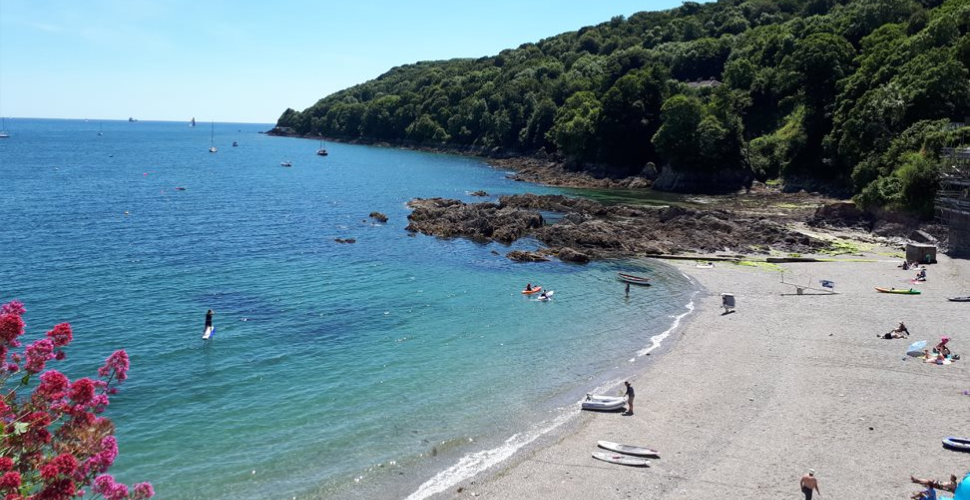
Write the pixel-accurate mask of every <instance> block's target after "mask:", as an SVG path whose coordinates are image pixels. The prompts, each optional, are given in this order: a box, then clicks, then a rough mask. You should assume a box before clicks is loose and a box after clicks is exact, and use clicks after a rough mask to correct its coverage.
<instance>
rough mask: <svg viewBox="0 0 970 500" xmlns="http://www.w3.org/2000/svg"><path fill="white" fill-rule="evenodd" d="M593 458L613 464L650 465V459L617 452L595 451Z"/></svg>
mask: <svg viewBox="0 0 970 500" xmlns="http://www.w3.org/2000/svg"><path fill="white" fill-rule="evenodd" d="M593 458H595V459H597V460H602V461H604V462H609V463H611V464H620V465H629V466H631V467H650V461H649V460H644V459H642V458H636V457H631V456H629V455H618V454H616V453H603V452H601V451H594V452H593Z"/></svg>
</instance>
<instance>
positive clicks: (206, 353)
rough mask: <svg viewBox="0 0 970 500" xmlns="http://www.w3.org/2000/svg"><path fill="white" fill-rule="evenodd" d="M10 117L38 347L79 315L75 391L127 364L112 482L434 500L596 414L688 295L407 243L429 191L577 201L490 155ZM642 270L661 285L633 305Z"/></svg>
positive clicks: (238, 494)
mask: <svg viewBox="0 0 970 500" xmlns="http://www.w3.org/2000/svg"><path fill="white" fill-rule="evenodd" d="M7 124H8V130H9V131H10V132H11V135H12V137H11V138H10V139H5V140H2V141H0V170H2V176H3V177H2V178H3V182H2V184H3V188H2V190H0V192H2V195H0V216H2V217H3V220H4V221H5V223H6V227H5V228H4V230H3V231H0V301H4V302H5V301H7V300H10V299H14V298H16V299H20V300H23V301H24V303H25V304H26V306H27V309H28V312H27V316H26V318H25V319H26V320H27V323H28V337H31V338H36V337H37V336H39V335H43V332H44V331H46V330H47V329H49V328H50V326H51V325H53V324H55V323H58V322H62V321H69V322H70V323H72V325H73V326H74V330H75V339H76V340H75V342H74V343H73V344H72V346H71V349H70V351H69V357H68V360H67V361H65V362H62V363H60V364H59V365H58V368H59V369H61V370H62V371H64V372H65V373H67V374H68V375H69V376H71V377H72V378H73V377H80V376H87V375H92V374H93V372H94V370H95V369H96V367H97V366H99V365H100V364H101V362H102V361H103V359H104V358H105V357H107V356H108V355H109V354H110V353H111V352H112V351H113V350H115V349H119V348H125V349H127V350H128V352H129V354H130V355H131V363H132V370H131V374H130V379H129V381H128V382H126V384H125V385H124V386H122V392H121V393H120V394H119V395H118V396H116V397H115V398H114V399H112V402H111V406H110V408H109V409H108V412H107V415H108V416H110V417H112V418H113V419H114V420H115V422H116V424H117V425H118V436H119V442H120V449H121V454H120V455H119V459H118V461H117V462H116V464H115V466H114V467H113V468H112V473H114V474H115V475H116V476H117V477H118V479H119V480H122V481H125V482H136V481H145V480H147V481H151V482H152V483H153V484H154V486H155V488H156V491H157V492H158V495H159V498H166V499H190V498H205V499H291V498H294V497H296V498H308V499H309V498H320V499H331V498H362V499H363V498H367V499H383V498H387V499H393V498H406V497H410V498H412V499H418V498H425V497H427V496H428V495H431V494H433V493H435V492H436V491H438V490H440V489H441V488H445V487H448V485H449V484H452V483H454V482H455V481H457V480H460V479H461V478H462V477H467V476H468V475H469V474H473V473H474V472H476V471H478V470H480V469H481V468H482V467H485V466H487V465H489V464H490V463H493V462H495V461H497V460H499V459H500V458H502V457H504V456H507V455H508V453H511V452H512V451H514V450H515V449H517V448H518V447H520V446H522V445H524V444H527V442H529V441H530V440H531V439H533V438H535V436H537V435H541V434H542V433H544V432H547V431H548V430H549V429H551V428H553V427H555V426H556V425H559V424H561V423H562V422H563V420H564V419H568V418H569V417H570V416H571V415H575V414H576V413H577V412H576V405H575V403H576V402H577V401H578V400H579V399H580V397H581V396H582V395H583V394H584V393H586V392H588V391H590V390H593V389H595V388H605V387H609V386H610V385H611V384H613V383H616V382H617V381H619V380H622V378H623V377H624V376H626V375H628V374H629V373H631V372H632V370H634V369H635V368H636V366H637V364H638V363H643V362H644V360H646V359H649V358H641V357H638V356H639V355H642V354H643V353H644V351H645V350H646V349H649V348H651V346H652V345H653V344H654V341H652V340H651V337H655V336H657V335H658V334H661V333H662V332H664V331H665V330H667V329H669V328H670V326H671V323H672V322H673V321H674V319H673V318H674V317H675V316H678V315H682V314H683V313H685V312H686V311H687V309H685V306H687V305H688V303H690V301H691V297H692V293H693V291H692V286H691V285H690V284H689V283H688V281H687V280H686V279H685V278H684V277H683V276H681V275H680V274H679V273H677V272H676V271H674V270H673V269H672V268H669V267H666V266H660V265H658V264H655V263H649V262H618V261H617V262H600V263H594V264H590V265H586V266H577V265H568V264H563V263H558V262H551V263H545V264H516V263H513V262H511V261H509V260H507V259H506V258H505V257H504V254H505V253H507V252H508V251H509V250H510V249H512V248H520V249H531V248H535V247H536V242H534V241H522V242H519V243H518V244H516V245H514V246H513V247H506V246H503V245H498V244H492V245H481V244H476V243H472V242H469V241H465V240H441V239H437V238H432V237H427V236H422V235H417V236H411V235H409V234H408V233H407V232H406V231H405V230H404V227H405V226H406V225H407V215H408V213H409V210H408V209H407V207H406V206H405V203H406V202H407V201H408V200H409V199H411V198H413V197H434V196H442V197H451V198H459V199H463V200H467V201H479V200H481V199H480V198H474V197H471V196H469V194H468V193H470V192H472V191H476V190H479V189H484V190H485V191H487V192H488V193H490V194H492V195H501V194H510V193H521V192H526V191H531V192H537V193H556V192H559V191H556V190H554V189H550V188H543V187H538V186H534V185H528V184H525V183H519V182H513V181H510V180H508V179H506V178H505V174H506V173H505V172H502V171H498V170H495V169H492V168H490V167H488V166H487V165H485V164H484V163H482V162H481V161H479V160H476V159H468V158H462V157H455V156H448V155H438V154H427V153H420V152H413V151H400V150H392V149H381V148H374V147H365V146H353V145H345V144H333V143H330V144H328V145H327V149H328V150H329V152H330V156H328V157H318V156H316V155H315V154H314V153H315V151H316V149H317V147H318V143H317V142H315V141H307V140H300V139H290V138H278V137H268V136H265V135H261V134H258V133H257V132H258V131H260V130H266V129H268V128H269V127H270V126H269V125H252V124H223V123H217V124H215V132H214V134H215V139H214V142H215V144H216V146H217V147H218V148H219V151H218V153H216V154H210V153H208V152H207V149H208V147H209V144H210V125H209V124H200V126H198V127H196V128H190V127H188V126H187V124H185V123H170V122H168V123H166V122H144V121H142V122H136V123H128V122H103V123H101V122H94V121H91V122H85V121H67V120H64V121H61V120H26V119H18V120H7ZM102 126H103V130H104V135H103V136H98V135H97V133H98V130H99V128H100V127H102ZM232 141H238V143H239V147H231V146H230V145H231V143H232ZM284 160H288V161H290V162H292V163H293V167H292V168H284V167H281V166H280V162H281V161H284ZM176 188H184V190H179V189H176ZM372 211H379V212H383V213H385V214H387V216H388V218H389V220H388V222H387V223H386V224H378V223H375V222H374V221H372V220H371V219H370V218H369V217H368V214H369V213H370V212H372ZM335 238H354V239H356V243H353V244H340V243H336V242H335V241H334V239H335ZM493 251H494V252H497V253H498V255H495V254H494V253H493ZM621 269H622V270H634V271H637V272H641V273H643V274H649V275H651V276H653V277H654V283H655V286H653V287H649V288H637V287H635V288H634V289H633V290H632V293H631V294H630V296H629V297H624V292H623V286H622V284H620V283H618V282H617V281H616V280H615V279H614V276H615V274H614V273H615V272H616V271H617V270H621ZM526 282H532V283H534V284H540V285H543V286H545V287H546V288H547V289H551V290H555V291H556V294H555V296H554V300H552V301H550V302H537V301H535V300H530V299H529V298H527V297H524V296H523V295H522V294H521V293H519V291H520V290H521V289H522V288H523V286H524V285H525V283H526ZM210 308H211V309H213V310H215V311H216V315H215V325H216V329H217V330H216V334H215V336H214V338H213V339H212V340H210V341H208V342H203V341H202V340H201V339H200V336H201V331H202V324H203V320H204V316H205V311H206V310H207V309H210ZM631 360H635V361H632V362H631Z"/></svg>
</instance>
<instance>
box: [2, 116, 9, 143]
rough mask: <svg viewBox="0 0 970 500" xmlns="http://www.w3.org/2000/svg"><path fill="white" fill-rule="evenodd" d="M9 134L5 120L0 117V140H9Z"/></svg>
mask: <svg viewBox="0 0 970 500" xmlns="http://www.w3.org/2000/svg"><path fill="white" fill-rule="evenodd" d="M9 138H10V134H8V133H7V120H5V119H3V117H0V139H9Z"/></svg>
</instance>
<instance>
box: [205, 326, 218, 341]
mask: <svg viewBox="0 0 970 500" xmlns="http://www.w3.org/2000/svg"><path fill="white" fill-rule="evenodd" d="M213 333H216V327H214V326H210V327H207V328H206V329H205V331H203V332H202V340H209V338H210V337H212V334H213Z"/></svg>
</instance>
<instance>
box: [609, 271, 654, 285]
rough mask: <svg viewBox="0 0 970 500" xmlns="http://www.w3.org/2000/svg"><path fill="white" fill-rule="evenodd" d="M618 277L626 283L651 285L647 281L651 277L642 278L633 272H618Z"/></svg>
mask: <svg viewBox="0 0 970 500" xmlns="http://www.w3.org/2000/svg"><path fill="white" fill-rule="evenodd" d="M616 278H617V279H618V280H620V281H623V282H626V283H633V284H634V285H647V286H649V285H650V283H647V282H648V281H650V278H642V277H640V276H634V275H632V274H626V273H616Z"/></svg>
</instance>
